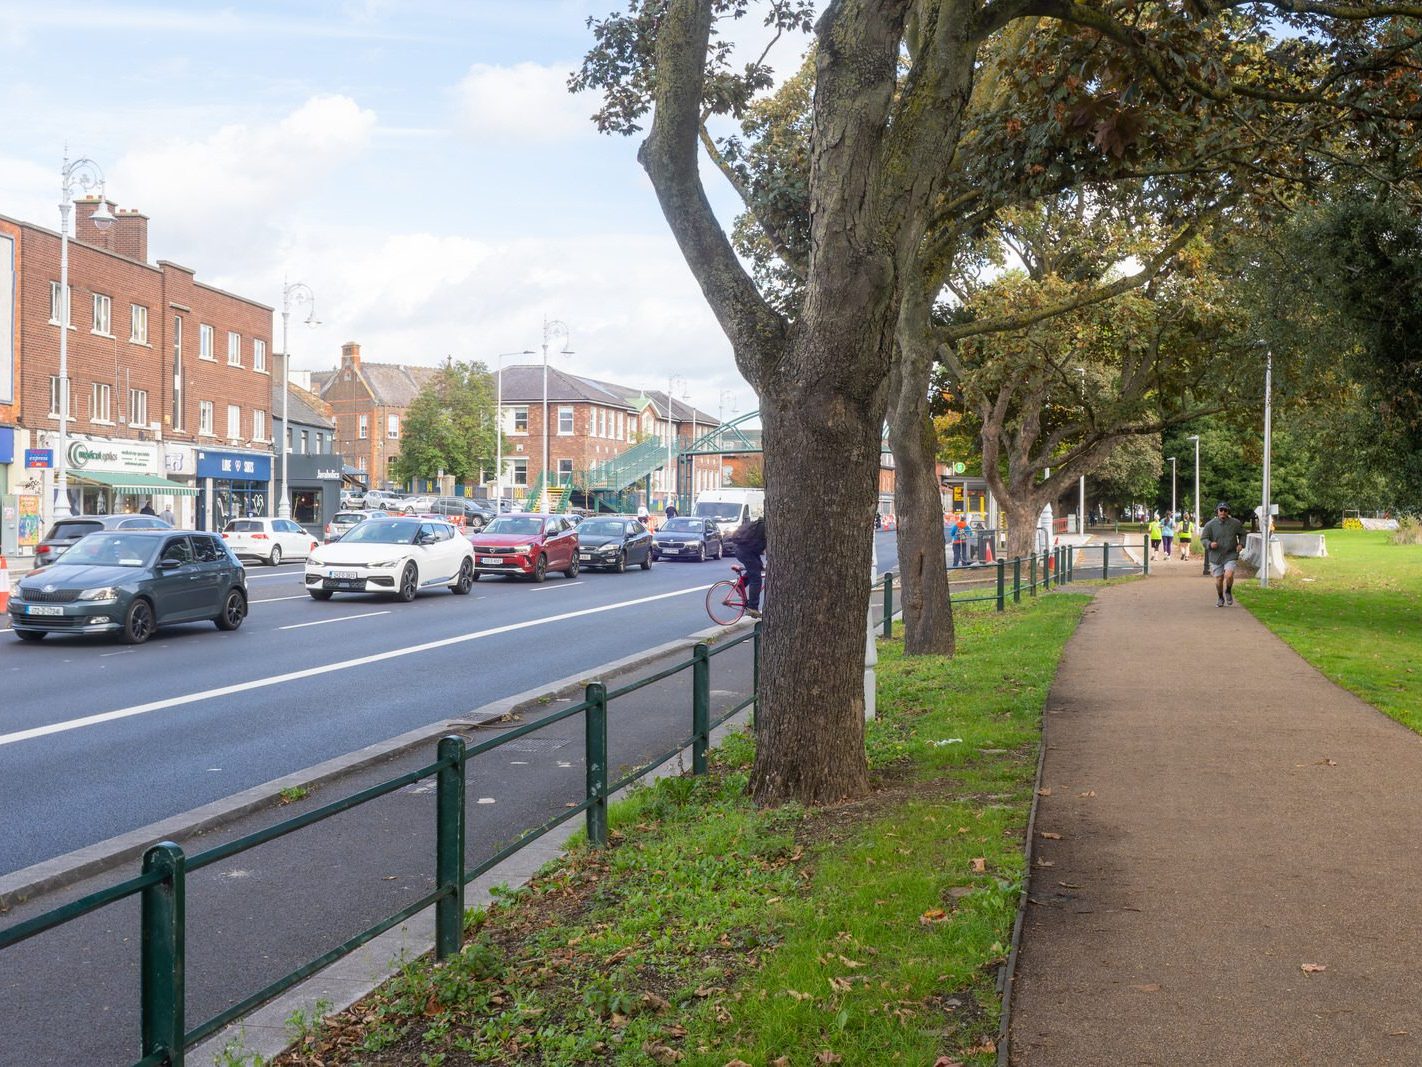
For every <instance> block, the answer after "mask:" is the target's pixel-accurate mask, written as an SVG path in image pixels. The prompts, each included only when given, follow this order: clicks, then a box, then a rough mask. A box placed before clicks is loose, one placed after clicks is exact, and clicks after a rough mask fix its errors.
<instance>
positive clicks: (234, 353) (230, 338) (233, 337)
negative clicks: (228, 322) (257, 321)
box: [227, 330, 242, 367]
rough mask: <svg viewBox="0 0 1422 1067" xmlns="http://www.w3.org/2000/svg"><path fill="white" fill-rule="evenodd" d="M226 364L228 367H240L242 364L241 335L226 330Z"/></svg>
mask: <svg viewBox="0 0 1422 1067" xmlns="http://www.w3.org/2000/svg"><path fill="white" fill-rule="evenodd" d="M227 365H228V366H229V367H240V366H241V365H242V335H241V334H240V333H233V332H232V331H231V330H228V331H227Z"/></svg>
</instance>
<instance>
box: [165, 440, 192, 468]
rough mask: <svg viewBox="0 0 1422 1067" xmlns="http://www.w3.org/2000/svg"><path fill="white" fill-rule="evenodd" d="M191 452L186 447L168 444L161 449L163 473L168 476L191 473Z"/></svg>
mask: <svg viewBox="0 0 1422 1067" xmlns="http://www.w3.org/2000/svg"><path fill="white" fill-rule="evenodd" d="M193 469H194V468H193V450H192V449H191V448H189V447H188V446H187V445H177V444H169V445H165V446H164V448H163V472H164V473H165V474H168V475H173V474H180V475H181V474H192V473H193Z"/></svg>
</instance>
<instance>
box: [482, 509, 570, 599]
mask: <svg viewBox="0 0 1422 1067" xmlns="http://www.w3.org/2000/svg"><path fill="white" fill-rule="evenodd" d="M468 536H469V542H470V544H471V545H473V547H474V576H475V577H476V578H477V577H478V576H479V575H481V574H512V575H516V576H521V577H525V578H532V579H533V580H534V581H535V582H541V581H543V579H544V578H545V577H547V575H548V572H549V571H562V572H563V573H564V574H565V575H567V576H568V577H569V578H576V577H577V576H578V563H579V560H578V532H577V530H575V529H574V528H573V524H572V523H571V522H569V521H568V518H567V516H565V515H540V514H537V513H533V512H529V513H524V514H518V515H500V516H499V517H498V518H497V519H495V520H494V521H493V522H491V523H489V525H488V526H486V527H484V529H482V530H480V531H479V532H478V533H471V534H469V535H468Z"/></svg>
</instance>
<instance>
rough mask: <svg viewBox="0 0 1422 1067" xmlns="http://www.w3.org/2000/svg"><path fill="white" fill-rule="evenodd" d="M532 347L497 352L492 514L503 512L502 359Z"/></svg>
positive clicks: (545, 391)
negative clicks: (517, 350)
mask: <svg viewBox="0 0 1422 1067" xmlns="http://www.w3.org/2000/svg"><path fill="white" fill-rule="evenodd" d="M531 355H533V349H531V348H525V349H524V350H523V351H521V352H500V353H499V376H498V378H496V379H495V381H494V514H495V515H496V516H497V515H501V514H503V511H502V510H501V509H502V505H503V500H504V360H505V359H506V358H507V357H509V356H531ZM543 382H544V387H543V395H544V397H547V395H548V379H547V378H544V379H543Z"/></svg>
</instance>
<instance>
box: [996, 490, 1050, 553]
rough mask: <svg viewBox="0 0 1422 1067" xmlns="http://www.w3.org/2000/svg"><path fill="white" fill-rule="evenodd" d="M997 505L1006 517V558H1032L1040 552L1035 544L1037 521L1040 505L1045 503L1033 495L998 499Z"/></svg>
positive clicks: (1040, 511)
mask: <svg viewBox="0 0 1422 1067" xmlns="http://www.w3.org/2000/svg"><path fill="white" fill-rule="evenodd" d="M997 503H998V507H1000V508H1001V509H1002V511H1003V514H1005V515H1006V516H1007V545H1006V549H1005V551H1006V553H1007V558H1008V559H1013V558H1015V557H1017V556H1024V557H1025V556H1032V555H1036V554H1037V553H1038V552H1040V551H1041V546H1040V545H1039V544H1038V543H1037V519H1038V517H1039V516H1040V515H1041V514H1042V505H1043V504H1044V503H1046V501H1045V500H1044V499H1043V498H1042V497H1039V496H1036V495H1035V494H1024V495H1022V496H1004V497H1000V498H999V499H998V502H997Z"/></svg>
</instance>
